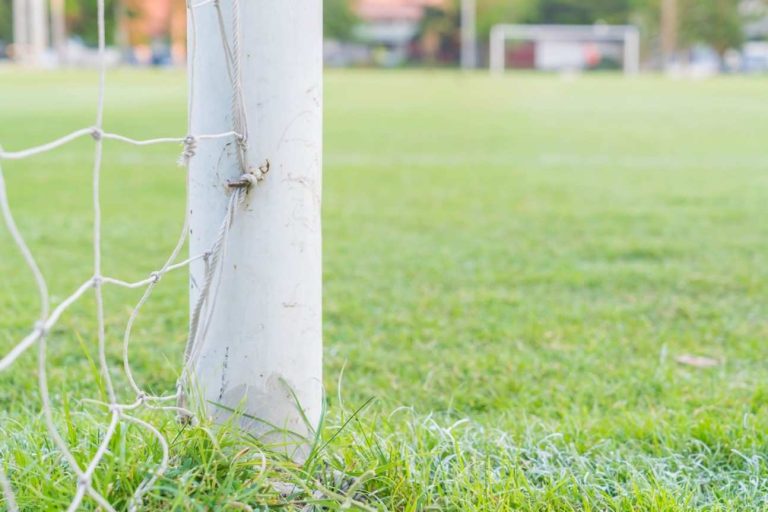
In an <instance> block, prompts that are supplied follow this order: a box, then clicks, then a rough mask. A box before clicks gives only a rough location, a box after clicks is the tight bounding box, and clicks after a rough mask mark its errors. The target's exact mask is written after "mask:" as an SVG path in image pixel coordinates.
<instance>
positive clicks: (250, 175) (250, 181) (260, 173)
mask: <svg viewBox="0 0 768 512" xmlns="http://www.w3.org/2000/svg"><path fill="white" fill-rule="evenodd" d="M268 172H269V160H267V161H266V163H265V164H264V165H262V166H261V167H257V168H256V169H254V168H251V169H249V170H248V172H246V173H243V174H242V175H240V177H239V178H238V179H236V180H234V181H230V182H228V183H227V186H228V187H229V188H234V189H243V188H244V189H249V188H251V187H252V186H254V185H256V184H257V183H258V182H260V181H264V178H266V176H267V173H268Z"/></svg>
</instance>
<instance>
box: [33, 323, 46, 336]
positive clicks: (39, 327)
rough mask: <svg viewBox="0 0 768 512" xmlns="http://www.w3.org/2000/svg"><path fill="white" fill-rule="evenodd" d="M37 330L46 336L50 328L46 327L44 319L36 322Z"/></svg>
mask: <svg viewBox="0 0 768 512" xmlns="http://www.w3.org/2000/svg"><path fill="white" fill-rule="evenodd" d="M35 331H37V332H38V334H40V336H45V335H46V334H48V329H46V328H45V322H43V321H42V320H38V321H37V322H35Z"/></svg>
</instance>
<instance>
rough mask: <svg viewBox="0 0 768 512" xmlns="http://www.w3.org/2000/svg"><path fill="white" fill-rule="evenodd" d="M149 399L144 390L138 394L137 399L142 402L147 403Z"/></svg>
mask: <svg viewBox="0 0 768 512" xmlns="http://www.w3.org/2000/svg"><path fill="white" fill-rule="evenodd" d="M147 399H149V397H148V396H147V394H146V393H144V392H141V393H139V394H138V395H136V401H137V402H139V403H140V404H145V403H147Z"/></svg>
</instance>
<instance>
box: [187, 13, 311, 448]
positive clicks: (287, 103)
mask: <svg viewBox="0 0 768 512" xmlns="http://www.w3.org/2000/svg"><path fill="white" fill-rule="evenodd" d="M233 3H234V4H235V5H238V2H235V1H234V0H220V5H221V9H222V13H223V18H224V21H225V23H224V25H225V27H226V28H227V30H228V36H227V37H228V38H229V39H230V45H231V46H233V47H234V46H235V45H234V44H232V43H233V41H231V38H232V32H231V27H232V26H233V22H232V9H233ZM239 6H240V16H239V20H240V21H239V24H240V26H241V27H243V28H242V35H241V40H240V41H239V43H240V44H239V47H240V51H241V68H242V87H243V91H244V101H245V110H246V112H247V121H248V134H249V138H248V141H247V142H248V150H247V166H248V167H249V168H258V167H259V166H262V165H264V163H265V162H266V161H269V162H270V165H271V167H270V172H269V173H268V175H267V176H266V179H265V180H264V181H262V182H261V183H259V184H258V185H255V186H254V187H252V188H251V190H250V191H249V192H248V196H247V200H246V202H245V203H244V205H243V206H241V207H239V208H238V210H237V212H236V214H235V220H234V225H233V227H232V230H231V232H230V234H229V236H228V241H227V247H226V254H225V257H224V263H223V269H224V270H223V273H222V275H221V278H220V284H219V286H218V291H217V294H216V299H215V300H216V305H215V312H214V314H213V317H212V319H211V323H210V326H209V328H208V330H207V333H206V336H205V337H204V339H202V341H201V343H202V345H201V353H200V357H199V359H198V361H197V363H196V367H195V372H194V374H195V385H196V386H198V388H199V391H201V392H202V394H203V398H204V400H205V401H206V406H207V408H208V411H209V414H211V415H212V416H213V417H214V418H215V419H217V420H219V421H221V420H223V419H225V418H227V417H228V416H229V412H228V411H230V410H232V409H237V410H242V411H243V412H244V413H245V416H243V417H241V420H240V423H241V425H242V426H243V427H244V428H246V429H248V430H249V431H251V432H253V433H254V434H256V435H258V436H261V437H263V438H265V439H266V440H267V441H273V442H278V443H286V442H290V443H292V444H293V446H295V447H296V448H295V449H289V452H290V453H291V454H292V455H293V456H294V457H296V458H299V459H300V458H302V456H303V455H304V454H305V453H306V452H305V449H306V446H307V441H306V439H309V438H310V436H311V435H312V434H313V431H314V430H315V429H316V428H317V426H318V422H319V420H320V417H321V410H322V395H323V393H322V311H321V307H322V262H321V257H322V251H321V229H320V203H321V178H322V90H323V86H322V30H323V26H322V1H321V0H291V1H286V0H258V1H257V0H247V1H241V2H239ZM192 22H194V23H195V27H194V30H192V29H190V31H189V38H190V41H189V43H190V44H189V47H190V57H189V58H190V61H191V62H190V64H191V65H190V70H191V71H192V73H193V76H191V77H190V94H191V95H192V98H191V105H192V108H191V112H190V115H191V131H192V133H193V134H204V133H221V132H225V131H228V130H232V128H233V119H232V96H233V91H232V87H231V84H230V81H229V79H228V74H227V67H226V60H225V59H226V57H225V54H224V51H223V49H222V41H221V37H220V35H219V34H220V33H219V24H218V21H217V16H216V10H215V6H214V5H213V4H212V3H210V4H207V5H205V6H202V7H197V8H195V11H194V17H193V18H190V23H192ZM195 38H196V41H195V40H194V39H195ZM241 173H242V170H241V168H240V166H239V163H238V157H237V151H236V145H235V143H234V141H231V140H223V141H222V140H205V141H199V142H198V148H197V154H196V156H195V157H194V158H193V159H192V160H191V164H190V175H189V199H190V213H191V219H190V234H191V239H190V251H191V253H192V254H201V253H203V252H205V251H207V250H209V249H210V248H211V246H212V245H213V243H214V241H215V239H216V236H217V233H218V232H219V228H220V225H221V222H222V219H223V218H224V216H225V212H226V209H227V202H228V200H229V197H230V193H231V191H230V190H229V189H228V187H227V180H233V179H236V178H238V177H239V176H240V175H241ZM204 275H205V268H204V263H203V262H201V261H198V262H196V263H195V264H193V265H192V268H191V293H190V295H191V297H190V298H191V303H192V304H193V305H194V304H196V302H197V299H198V297H199V294H200V288H201V286H202V284H203V280H204V279H205V277H204ZM276 429H277V430H279V431H282V432H277V431H276ZM284 432H293V433H295V434H298V436H295V435H293V434H285V433H284Z"/></svg>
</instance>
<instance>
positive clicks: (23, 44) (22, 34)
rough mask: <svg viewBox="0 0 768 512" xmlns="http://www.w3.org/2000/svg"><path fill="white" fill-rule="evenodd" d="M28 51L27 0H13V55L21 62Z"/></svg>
mask: <svg viewBox="0 0 768 512" xmlns="http://www.w3.org/2000/svg"><path fill="white" fill-rule="evenodd" d="M28 52H29V0H13V57H14V59H15V60H16V61H17V62H23V61H24V60H25V59H26V58H27V55H28Z"/></svg>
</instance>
